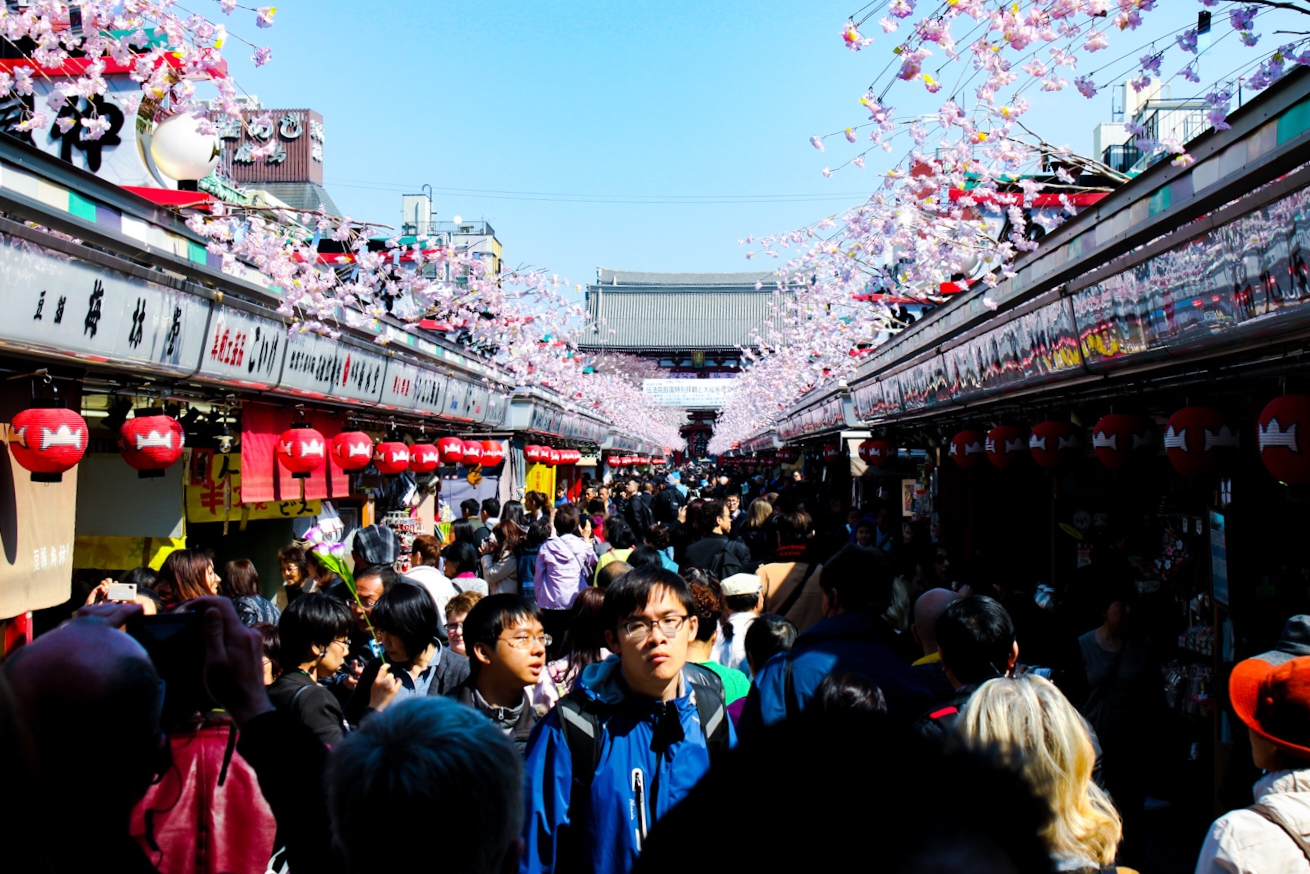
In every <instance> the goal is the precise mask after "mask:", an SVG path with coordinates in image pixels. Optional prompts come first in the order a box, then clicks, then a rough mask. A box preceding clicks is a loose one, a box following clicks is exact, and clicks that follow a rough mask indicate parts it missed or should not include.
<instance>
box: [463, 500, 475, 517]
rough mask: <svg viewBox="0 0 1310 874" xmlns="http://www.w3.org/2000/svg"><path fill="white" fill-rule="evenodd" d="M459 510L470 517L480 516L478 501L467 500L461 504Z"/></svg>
mask: <svg viewBox="0 0 1310 874" xmlns="http://www.w3.org/2000/svg"><path fill="white" fill-rule="evenodd" d="M459 509H460V510H461V511H462V512H464V513H465V514H467V515H469V516H476V515H478V499H477V498H465V499H464V500H462V501H460V502H459Z"/></svg>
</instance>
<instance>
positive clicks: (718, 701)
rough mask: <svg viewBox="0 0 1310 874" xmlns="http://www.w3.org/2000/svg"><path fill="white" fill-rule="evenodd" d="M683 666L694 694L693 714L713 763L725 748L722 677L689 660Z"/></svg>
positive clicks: (726, 712) (725, 711)
mask: <svg viewBox="0 0 1310 874" xmlns="http://www.w3.org/2000/svg"><path fill="white" fill-rule="evenodd" d="M683 670H684V671H685V672H686V676H687V680H688V682H689V683H690V684H691V688H692V691H693V692H694V693H695V696H696V715H697V716H699V717H700V727H701V731H702V732H703V733H704V734H705V748H706V749H707V750H709V753H710V765H711V766H713V765H714V763H715V762H717V761H718V760H719V759H720V758H721V757H722V756H723V754H724V753H726V752H727V751H728V709H727V706H726V705H725V704H724V703H723V698H724V694H723V680H721V679H719V675H718V674H716V673H714V672H713V671H711V670H709V669H708V668H702V667H701V666H700V665H696V664H691V663H688V664H687V665H686V666H685V667H684V668H683Z"/></svg>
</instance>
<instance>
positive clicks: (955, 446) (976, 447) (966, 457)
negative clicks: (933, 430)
mask: <svg viewBox="0 0 1310 874" xmlns="http://www.w3.org/2000/svg"><path fill="white" fill-rule="evenodd" d="M984 440H985V438H984V437H983V435H982V432H981V431H973V430H965V431H961V432H960V433H958V434H956V435H955V436H954V437H952V438H951V448H950V449H948V450H947V452H946V454H947V455H949V456H950V458H951V460H952V461H954V462H955V463H956V464H958V465H959V466H960V467H961V468H963V469H964V470H972V469H973V468H975V467H977V466H978V464H979V463H980V462H981V461H982V460H983V458H984V457H985V454H986V451H985V450H984V448H983V442H984Z"/></svg>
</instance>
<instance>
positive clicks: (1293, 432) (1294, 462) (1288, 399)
mask: <svg viewBox="0 0 1310 874" xmlns="http://www.w3.org/2000/svg"><path fill="white" fill-rule="evenodd" d="M1307 430H1310V395H1283V396H1282V397H1277V398H1274V399H1273V400H1272V401H1270V402H1269V403H1268V404H1266V405H1265V408H1264V409H1263V410H1261V411H1260V420H1259V423H1258V425H1257V427H1256V431H1255V437H1256V445H1257V448H1258V449H1259V452H1260V461H1261V462H1262V463H1263V464H1264V466H1265V469H1266V470H1268V471H1269V472H1270V473H1271V474H1273V475H1274V478H1275V479H1277V480H1278V481H1279V482H1281V483H1286V484H1287V485H1289V486H1300V485H1305V484H1306V483H1310V434H1307V433H1306V432H1307ZM1302 438H1304V439H1302Z"/></svg>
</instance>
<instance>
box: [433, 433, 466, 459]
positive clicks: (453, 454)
mask: <svg viewBox="0 0 1310 874" xmlns="http://www.w3.org/2000/svg"><path fill="white" fill-rule="evenodd" d="M437 449H438V450H440V451H441V463H442V464H459V463H460V462H461V461H463V460H464V441H463V440H461V439H459V438H458V437H442V438H441V439H440V440H438V441H437Z"/></svg>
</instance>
